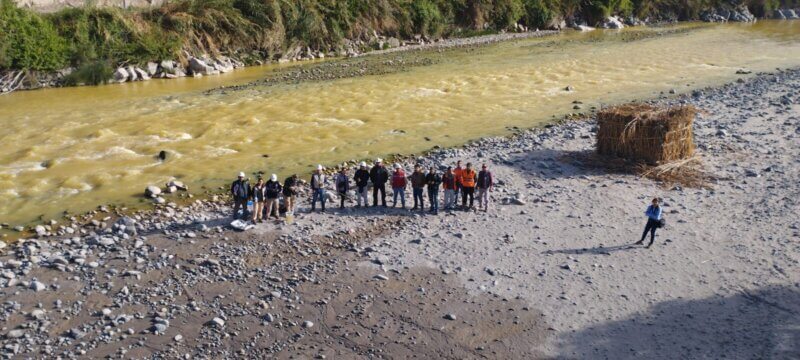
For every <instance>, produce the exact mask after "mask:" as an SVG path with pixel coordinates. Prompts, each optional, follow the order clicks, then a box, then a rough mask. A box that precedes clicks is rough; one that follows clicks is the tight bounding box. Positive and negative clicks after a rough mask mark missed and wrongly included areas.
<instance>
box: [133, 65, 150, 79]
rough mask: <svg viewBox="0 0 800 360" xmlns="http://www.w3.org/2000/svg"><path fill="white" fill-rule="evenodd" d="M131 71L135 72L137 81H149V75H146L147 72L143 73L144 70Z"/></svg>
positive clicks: (134, 69) (136, 68)
mask: <svg viewBox="0 0 800 360" xmlns="http://www.w3.org/2000/svg"><path fill="white" fill-rule="evenodd" d="M133 71H135V72H136V77H138V78H139V80H142V81H145V80H150V75H148V74H147V71H145V70H143V69H141V68H138V67H135V68H133Z"/></svg>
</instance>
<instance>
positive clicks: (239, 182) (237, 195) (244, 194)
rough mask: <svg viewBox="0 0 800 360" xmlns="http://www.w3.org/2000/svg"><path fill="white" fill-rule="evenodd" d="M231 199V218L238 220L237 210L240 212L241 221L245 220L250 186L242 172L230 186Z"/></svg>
mask: <svg viewBox="0 0 800 360" xmlns="http://www.w3.org/2000/svg"><path fill="white" fill-rule="evenodd" d="M231 196H232V197H233V218H234V219H238V217H239V210H240V209H241V210H242V219H247V199H249V198H250V184H249V183H248V182H247V179H246V178H245V175H244V173H243V172H240V173H239V176H238V177H237V179H236V181H234V182H233V183H232V184H231Z"/></svg>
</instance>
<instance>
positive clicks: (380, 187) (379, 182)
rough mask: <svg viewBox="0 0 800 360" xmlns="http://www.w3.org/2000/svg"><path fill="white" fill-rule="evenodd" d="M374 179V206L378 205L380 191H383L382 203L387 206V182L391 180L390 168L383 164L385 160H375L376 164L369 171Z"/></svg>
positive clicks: (372, 179) (371, 178) (370, 176)
mask: <svg viewBox="0 0 800 360" xmlns="http://www.w3.org/2000/svg"><path fill="white" fill-rule="evenodd" d="M369 179H370V181H372V206H378V192H380V193H381V203H382V204H383V207H386V182H387V181H389V170H386V167H384V166H383V160H381V159H380V158H378V159H377V160H375V166H373V167H372V169H370V171H369Z"/></svg>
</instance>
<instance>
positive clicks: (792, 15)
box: [783, 9, 800, 20]
mask: <svg viewBox="0 0 800 360" xmlns="http://www.w3.org/2000/svg"><path fill="white" fill-rule="evenodd" d="M783 15H784V16H785V17H786V19H787V20H797V19H799V18H800V15H797V12H796V11H794V10H792V9H786V10H783Z"/></svg>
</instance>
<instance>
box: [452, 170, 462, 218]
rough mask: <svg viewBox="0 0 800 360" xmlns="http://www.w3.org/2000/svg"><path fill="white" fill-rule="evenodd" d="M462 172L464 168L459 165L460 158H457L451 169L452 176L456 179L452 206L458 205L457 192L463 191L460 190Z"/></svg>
mask: <svg viewBox="0 0 800 360" xmlns="http://www.w3.org/2000/svg"><path fill="white" fill-rule="evenodd" d="M463 173H464V168H462V167H461V160H458V161H456V168H455V169H453V176H454V177H455V180H456V189H455V190H456V191H455V194H454V195H455V197H454V198H453V199H454V200H453V206H454V207H455V206H456V205H458V198H459V193H463V192H462V190H461V176H462V175H463ZM461 205H464V204H461Z"/></svg>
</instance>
